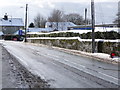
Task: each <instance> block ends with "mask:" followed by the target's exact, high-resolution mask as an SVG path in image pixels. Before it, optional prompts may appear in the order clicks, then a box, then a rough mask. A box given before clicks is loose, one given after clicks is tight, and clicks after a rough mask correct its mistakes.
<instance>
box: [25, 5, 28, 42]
mask: <svg viewBox="0 0 120 90" xmlns="http://www.w3.org/2000/svg"><path fill="white" fill-rule="evenodd" d="M27 11H28V4H26V14H25V42H27Z"/></svg>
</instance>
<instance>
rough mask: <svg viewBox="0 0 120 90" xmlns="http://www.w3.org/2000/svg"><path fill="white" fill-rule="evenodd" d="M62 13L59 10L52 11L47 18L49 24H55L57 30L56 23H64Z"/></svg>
mask: <svg viewBox="0 0 120 90" xmlns="http://www.w3.org/2000/svg"><path fill="white" fill-rule="evenodd" d="M63 16H64V12H63V11H61V10H57V9H54V10H53V11H52V13H51V14H50V16H49V17H48V21H49V22H51V23H52V22H56V24H57V25H56V29H57V30H58V22H64V19H63Z"/></svg>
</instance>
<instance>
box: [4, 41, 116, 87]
mask: <svg viewBox="0 0 120 90" xmlns="http://www.w3.org/2000/svg"><path fill="white" fill-rule="evenodd" d="M2 44H3V46H4V47H5V48H6V49H7V50H8V51H9V52H10V53H11V54H12V55H14V56H15V57H17V59H18V60H19V62H20V63H21V64H22V65H24V66H25V67H26V68H27V69H28V70H29V71H31V72H32V73H33V74H36V75H38V76H40V77H41V78H42V79H44V80H45V81H47V82H48V83H49V84H50V85H51V87H55V88H104V87H108V88H109V87H114V86H112V84H111V85H110V86H108V85H105V81H109V82H112V83H116V84H117V83H118V66H117V65H112V64H107V63H103V62H99V61H97V60H93V59H89V58H85V57H80V56H76V55H71V54H67V53H64V52H61V51H58V50H56V49H53V48H50V47H40V46H33V45H28V44H24V43H20V42H3V43H2ZM84 72H85V73H84ZM98 78H101V79H102V80H101V79H98ZM104 80H105V81H104ZM102 83H104V84H102Z"/></svg>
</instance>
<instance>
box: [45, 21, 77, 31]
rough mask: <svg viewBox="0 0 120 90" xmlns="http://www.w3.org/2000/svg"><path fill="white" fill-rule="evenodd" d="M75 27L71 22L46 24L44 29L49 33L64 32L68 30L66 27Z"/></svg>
mask: <svg viewBox="0 0 120 90" xmlns="http://www.w3.org/2000/svg"><path fill="white" fill-rule="evenodd" d="M70 26H76V25H75V24H74V23H72V22H47V23H46V25H45V28H48V29H49V31H64V30H68V27H70Z"/></svg>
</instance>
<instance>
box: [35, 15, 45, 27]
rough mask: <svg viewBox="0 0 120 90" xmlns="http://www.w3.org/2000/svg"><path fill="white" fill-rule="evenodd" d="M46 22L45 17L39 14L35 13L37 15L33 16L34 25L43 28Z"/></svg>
mask: <svg viewBox="0 0 120 90" xmlns="http://www.w3.org/2000/svg"><path fill="white" fill-rule="evenodd" d="M46 22H47V21H46V19H45V18H44V17H43V16H42V15H41V14H37V16H36V17H35V18H34V24H35V27H38V28H44V27H45V23H46Z"/></svg>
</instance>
